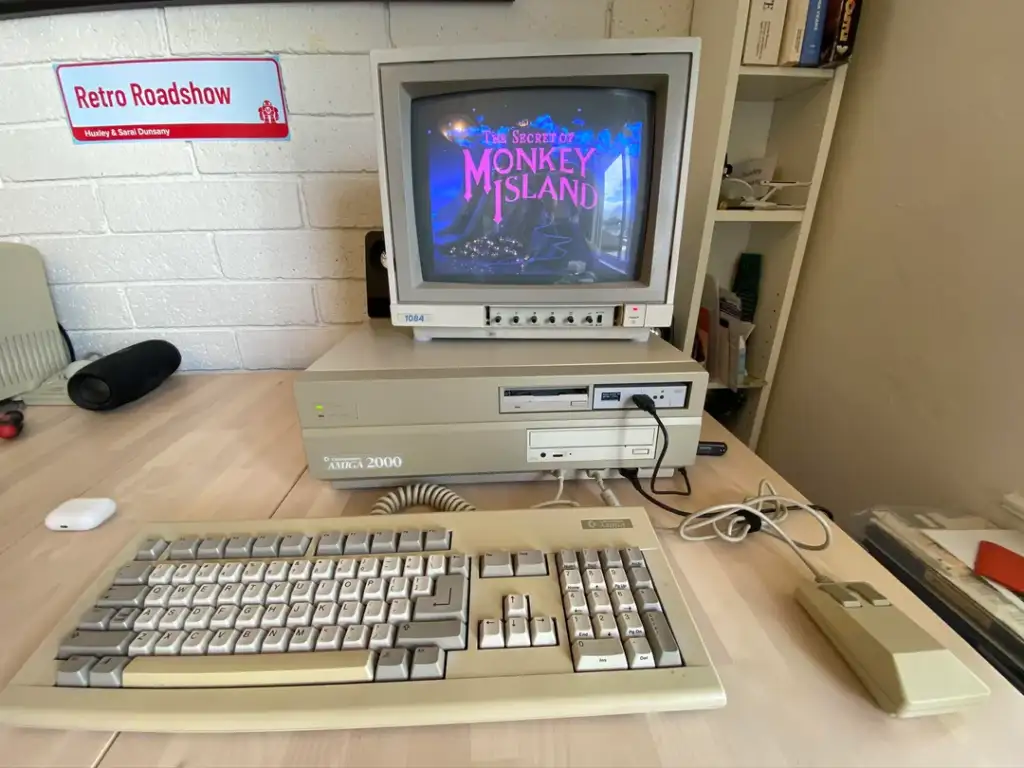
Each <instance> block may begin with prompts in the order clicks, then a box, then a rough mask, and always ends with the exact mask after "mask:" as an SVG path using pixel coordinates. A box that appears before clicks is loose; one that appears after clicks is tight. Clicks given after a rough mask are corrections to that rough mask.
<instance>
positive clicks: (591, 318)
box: [583, 315, 594, 325]
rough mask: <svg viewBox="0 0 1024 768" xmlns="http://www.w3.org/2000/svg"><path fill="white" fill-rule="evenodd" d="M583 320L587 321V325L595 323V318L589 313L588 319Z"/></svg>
mask: <svg viewBox="0 0 1024 768" xmlns="http://www.w3.org/2000/svg"><path fill="white" fill-rule="evenodd" d="M583 322H585V323H586V324H587V325H593V324H594V318H593V317H591V316H590V315H587V317H586V319H585V320H584V321H583Z"/></svg>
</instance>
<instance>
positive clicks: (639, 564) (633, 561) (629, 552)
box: [622, 547, 647, 568]
mask: <svg viewBox="0 0 1024 768" xmlns="http://www.w3.org/2000/svg"><path fill="white" fill-rule="evenodd" d="M622 564H623V566H624V567H626V568H645V567H646V566H647V561H646V560H644V553H643V550H641V549H640V547H629V548H628V549H624V550H622Z"/></svg>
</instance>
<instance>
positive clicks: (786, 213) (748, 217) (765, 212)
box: [715, 208, 804, 223]
mask: <svg viewBox="0 0 1024 768" xmlns="http://www.w3.org/2000/svg"><path fill="white" fill-rule="evenodd" d="M803 220H804V212H803V211H802V210H798V211H794V210H791V209H788V208H784V209H781V210H778V209H770V208H769V209H762V210H753V211H749V210H746V209H737V208H732V209H729V210H717V211H715V221H767V222H776V223H779V222H794V221H803Z"/></svg>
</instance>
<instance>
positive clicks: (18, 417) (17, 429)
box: [0, 411, 25, 440]
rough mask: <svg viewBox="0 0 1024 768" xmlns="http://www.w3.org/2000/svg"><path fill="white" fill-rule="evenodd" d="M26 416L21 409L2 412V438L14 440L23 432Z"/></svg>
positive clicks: (0, 432)
mask: <svg viewBox="0 0 1024 768" xmlns="http://www.w3.org/2000/svg"><path fill="white" fill-rule="evenodd" d="M24 423H25V417H24V416H23V415H22V413H21V411H7V412H0V440H13V439H14V438H16V437H17V436H18V435H20V434H21V428H22V426H23V425H24Z"/></svg>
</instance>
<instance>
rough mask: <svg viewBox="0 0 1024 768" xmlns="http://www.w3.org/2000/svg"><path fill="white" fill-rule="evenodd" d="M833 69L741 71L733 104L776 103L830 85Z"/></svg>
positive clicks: (748, 67) (751, 69)
mask: <svg viewBox="0 0 1024 768" xmlns="http://www.w3.org/2000/svg"><path fill="white" fill-rule="evenodd" d="M834 76H835V70H834V69H810V68H806V67H750V66H747V67H740V76H739V82H738V83H737V84H736V101H775V100H776V99H785V98H787V97H788V96H792V95H793V94H795V93H800V92H801V91H806V90H807V89H808V88H815V87H817V86H820V85H823V84H824V83H827V82H829V81H830V80H832V78H833V77H834Z"/></svg>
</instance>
